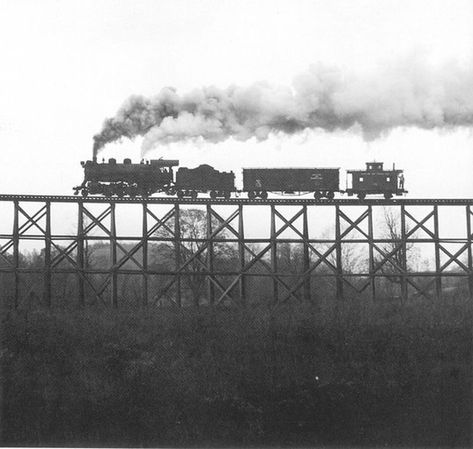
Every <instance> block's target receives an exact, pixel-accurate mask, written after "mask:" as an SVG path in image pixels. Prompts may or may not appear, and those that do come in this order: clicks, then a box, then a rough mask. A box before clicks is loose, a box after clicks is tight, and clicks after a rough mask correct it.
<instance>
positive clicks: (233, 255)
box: [155, 209, 238, 306]
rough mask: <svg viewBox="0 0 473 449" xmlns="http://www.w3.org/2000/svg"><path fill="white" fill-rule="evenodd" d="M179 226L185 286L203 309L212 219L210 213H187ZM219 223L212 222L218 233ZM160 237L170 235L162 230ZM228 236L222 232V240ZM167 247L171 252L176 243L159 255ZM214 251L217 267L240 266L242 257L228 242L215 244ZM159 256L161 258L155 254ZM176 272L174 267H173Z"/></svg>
mask: <svg viewBox="0 0 473 449" xmlns="http://www.w3.org/2000/svg"><path fill="white" fill-rule="evenodd" d="M179 226H180V236H181V239H182V240H181V242H180V243H179V245H180V247H179V249H180V259H181V260H180V263H181V266H185V269H184V270H183V272H184V273H185V275H184V276H183V277H182V279H183V282H184V285H185V286H186V287H187V288H188V290H189V291H190V293H191V297H192V303H193V304H194V305H195V306H199V304H200V301H201V299H202V297H203V295H204V291H205V280H206V277H205V276H204V275H203V274H202V273H204V272H205V271H207V270H208V257H209V245H208V242H207V236H208V229H207V227H208V217H207V213H206V212H205V211H203V210H200V209H183V210H181V211H180V215H179ZM218 226H219V223H218V222H217V221H216V220H215V219H212V221H211V228H212V230H214V229H216V228H217V227H218ZM156 235H157V236H158V237H169V233H168V232H167V231H166V230H164V229H162V228H161V229H160V230H158V232H157V234H156ZM227 235H228V232H227V231H226V230H222V231H221V232H220V233H219V237H221V238H226V236H227ZM165 247H167V250H168V251H169V250H170V249H171V247H172V243H163V244H160V245H159V246H158V247H157V249H158V251H157V252H155V253H162V252H163V251H165V249H166V248H165ZM212 251H213V256H214V260H215V262H214V263H217V261H218V265H219V266H222V264H227V265H228V264H232V263H233V262H234V261H235V262H236V263H237V262H238V254H237V252H236V250H235V249H234V248H232V247H231V245H229V244H228V243H225V242H213V244H212ZM155 256H158V254H155ZM167 264H168V265H171V264H172V260H171V257H168V260H167ZM169 268H170V269H172V268H173V267H169Z"/></svg>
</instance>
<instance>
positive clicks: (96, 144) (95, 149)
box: [92, 137, 99, 162]
mask: <svg viewBox="0 0 473 449" xmlns="http://www.w3.org/2000/svg"><path fill="white" fill-rule="evenodd" d="M98 150H99V141H98V139H97V138H96V137H94V145H93V147H92V161H94V162H97V153H98Z"/></svg>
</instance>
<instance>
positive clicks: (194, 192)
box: [191, 190, 198, 200]
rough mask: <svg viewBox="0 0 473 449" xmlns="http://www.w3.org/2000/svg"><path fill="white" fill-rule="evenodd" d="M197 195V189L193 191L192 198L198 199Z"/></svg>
mask: <svg viewBox="0 0 473 449" xmlns="http://www.w3.org/2000/svg"><path fill="white" fill-rule="evenodd" d="M197 195H198V194H197V192H196V191H195V190H193V191H192V192H191V198H192V199H193V200H196V199H197Z"/></svg>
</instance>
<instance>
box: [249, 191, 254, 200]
mask: <svg viewBox="0 0 473 449" xmlns="http://www.w3.org/2000/svg"><path fill="white" fill-rule="evenodd" d="M255 196H256V195H255V192H253V191H251V190H250V191H249V192H248V199H250V200H254V199H255Z"/></svg>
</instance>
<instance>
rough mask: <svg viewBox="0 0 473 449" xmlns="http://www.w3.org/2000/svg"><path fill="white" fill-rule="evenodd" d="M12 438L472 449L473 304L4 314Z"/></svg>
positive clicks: (6, 426)
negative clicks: (472, 308)
mask: <svg viewBox="0 0 473 449" xmlns="http://www.w3.org/2000/svg"><path fill="white" fill-rule="evenodd" d="M1 325H2V329H1V332H2V345H1V363H2V365H1V366H2V373H1V374H2V378H3V382H2V387H3V388H2V389H3V400H2V415H3V416H2V427H3V428H2V432H3V435H2V444H4V445H10V446H18V445H19V446H38V445H42V446H44V445H46V446H55V445H60V446H193V445H195V446H216V447H217V446H219V447H220V446H233V447H235V446H251V445H254V446H331V445H337V446H343V447H346V446H367V445H369V446H388V447H392V446H410V447H412V446H423V447H425V446H438V447H445V446H469V445H470V443H471V439H470V438H471V422H472V398H471V391H472V357H471V356H472V347H471V346H472V335H471V313H470V310H469V305H468V303H467V302H466V301H462V300H459V299H457V300H450V301H449V303H448V304H445V303H444V304H442V305H439V304H434V303H431V302H416V303H412V304H405V305H402V306H401V305H399V304H396V305H393V304H386V303H384V304H375V305H373V304H371V305H364V304H362V303H359V302H346V303H344V304H340V305H338V307H335V305H334V306H332V307H324V308H323V310H320V308H317V307H309V306H304V305H301V304H298V305H297V306H293V307H287V308H280V309H278V310H277V311H273V312H270V311H269V310H268V309H264V308H252V309H248V310H245V311H242V310H236V309H231V310H230V309H226V310H210V309H203V308H201V309H198V310H195V309H191V308H185V309H181V310H171V309H159V308H157V309H150V310H147V311H143V310H104V309H92V308H89V309H86V310H82V311H77V310H75V311H72V310H46V309H42V310H29V311H24V310H23V311H17V312H12V311H9V312H6V311H4V312H3V316H2V323H1Z"/></svg>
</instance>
